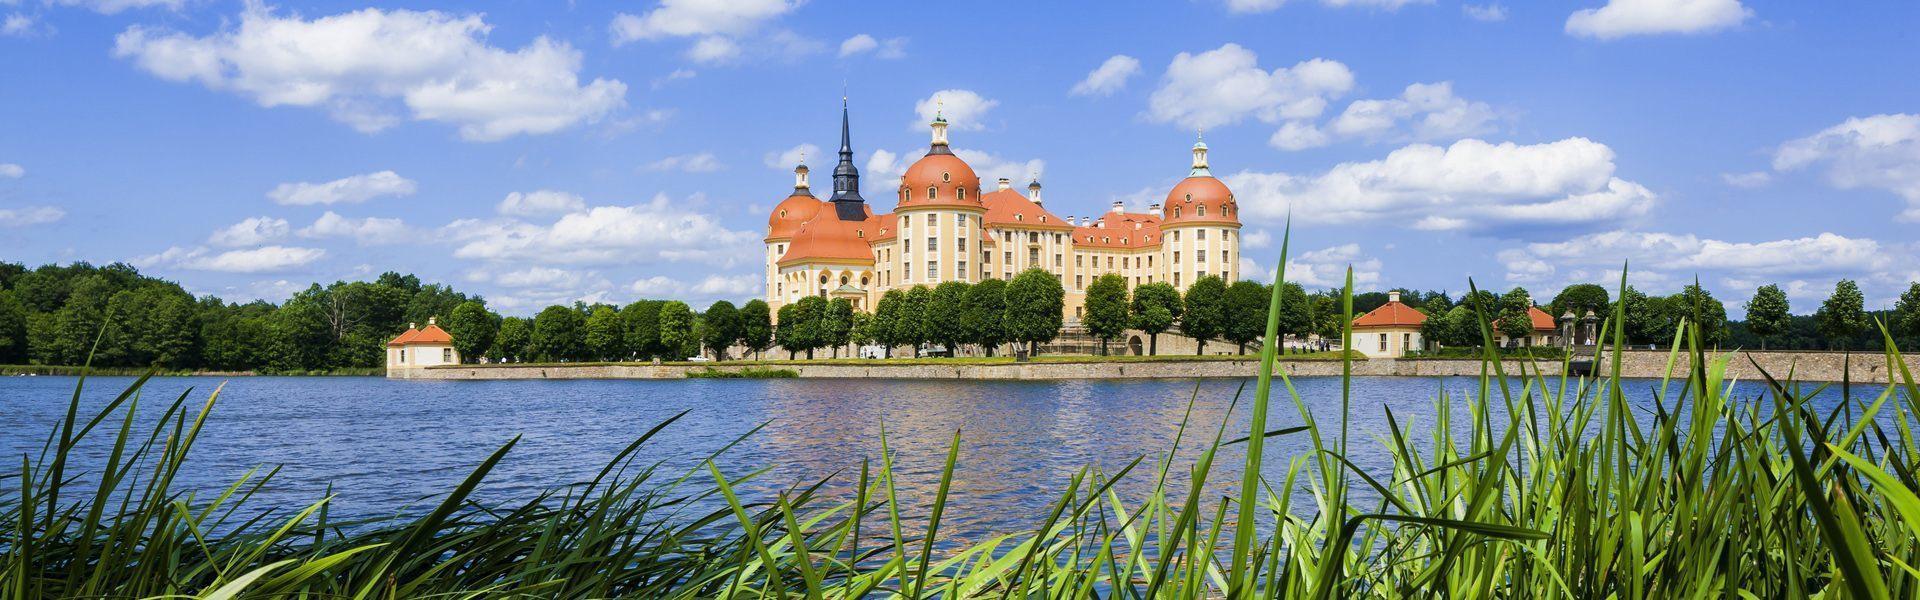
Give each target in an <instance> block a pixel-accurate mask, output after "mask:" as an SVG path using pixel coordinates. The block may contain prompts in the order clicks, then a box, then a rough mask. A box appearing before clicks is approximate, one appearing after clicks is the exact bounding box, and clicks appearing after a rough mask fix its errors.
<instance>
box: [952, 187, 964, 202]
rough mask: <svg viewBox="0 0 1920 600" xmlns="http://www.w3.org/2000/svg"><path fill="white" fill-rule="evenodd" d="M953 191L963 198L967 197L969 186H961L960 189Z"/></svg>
mask: <svg viewBox="0 0 1920 600" xmlns="http://www.w3.org/2000/svg"><path fill="white" fill-rule="evenodd" d="M953 193H955V194H959V195H960V199H961V200H966V199H967V188H960V189H957V190H954V191H953Z"/></svg>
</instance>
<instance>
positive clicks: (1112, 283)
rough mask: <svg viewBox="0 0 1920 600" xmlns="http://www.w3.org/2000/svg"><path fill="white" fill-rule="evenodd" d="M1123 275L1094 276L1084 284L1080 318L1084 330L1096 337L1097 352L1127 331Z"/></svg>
mask: <svg viewBox="0 0 1920 600" xmlns="http://www.w3.org/2000/svg"><path fill="white" fill-rule="evenodd" d="M1128 317H1129V315H1128V314H1127V278H1126V277H1123V276H1121V275H1119V274H1116V273H1108V274H1105V275H1101V276H1099V277H1095V278H1094V279H1093V285H1089V286H1087V296H1086V316H1085V317H1084V318H1082V319H1081V320H1080V323H1081V324H1082V325H1085V326H1086V327H1087V332H1088V333H1091V334H1093V337H1096V338H1100V354H1102V355H1106V354H1107V353H1108V351H1107V344H1108V343H1109V342H1112V341H1113V338H1117V337H1120V336H1121V335H1122V334H1125V333H1126V332H1127V325H1128V324H1129V322H1130V319H1129V318H1128Z"/></svg>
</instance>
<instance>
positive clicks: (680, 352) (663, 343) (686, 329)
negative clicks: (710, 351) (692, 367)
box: [659, 300, 700, 360]
mask: <svg viewBox="0 0 1920 600" xmlns="http://www.w3.org/2000/svg"><path fill="white" fill-rule="evenodd" d="M659 319H660V325H659V329H660V353H661V355H662V356H663V357H664V358H667V359H669V360H685V359H686V358H687V357H688V356H692V355H693V353H694V352H697V351H698V349H697V348H695V349H694V350H693V351H689V350H688V348H687V347H688V346H697V345H699V343H700V340H699V339H697V338H695V337H694V336H693V307H690V306H687V303H685V302H681V301H679V300H668V301H666V302H663V303H661V304H660V317H659Z"/></svg>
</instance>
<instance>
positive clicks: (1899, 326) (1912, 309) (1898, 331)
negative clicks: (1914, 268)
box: [1887, 282, 1920, 347]
mask: <svg viewBox="0 0 1920 600" xmlns="http://www.w3.org/2000/svg"><path fill="white" fill-rule="evenodd" d="M1887 327H1889V328H1890V329H1891V332H1892V333H1893V335H1894V336H1895V337H1897V338H1904V339H1905V340H1906V342H1905V343H1906V344H1907V347H1911V346H1912V345H1913V343H1914V342H1916V341H1920V282H1916V283H1913V284H1910V285H1908V286H1907V291H1906V293H1903V294H1900V299H1899V300H1897V301H1895V302H1894V305H1893V316H1892V318H1891V322H1889V323H1887Z"/></svg>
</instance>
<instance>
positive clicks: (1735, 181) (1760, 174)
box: [1720, 171, 1773, 188]
mask: <svg viewBox="0 0 1920 600" xmlns="http://www.w3.org/2000/svg"><path fill="white" fill-rule="evenodd" d="M1720 180H1721V181H1725V182H1727V185H1731V186H1733V187H1740V188H1757V187H1765V186H1766V185H1767V184H1768V183H1772V182H1773V174H1771V173H1768V172H1766V171H1754V172H1751V173H1721V174H1720Z"/></svg>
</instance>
